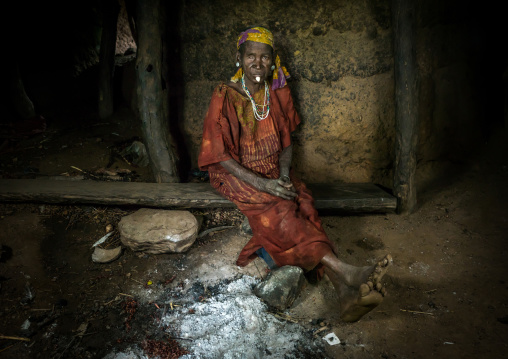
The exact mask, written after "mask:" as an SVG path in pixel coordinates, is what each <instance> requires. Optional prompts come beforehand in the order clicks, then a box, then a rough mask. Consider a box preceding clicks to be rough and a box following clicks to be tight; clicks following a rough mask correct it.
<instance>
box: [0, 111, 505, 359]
mask: <svg viewBox="0 0 508 359" xmlns="http://www.w3.org/2000/svg"><path fill="white" fill-rule="evenodd" d="M129 116H130V115H129V111H128V110H127V109H124V110H120V111H118V113H117V114H116V115H115V117H114V118H112V119H111V120H110V121H106V122H104V123H96V122H93V123H88V122H87V121H86V119H84V120H83V121H80V126H75V125H72V124H71V123H70V122H67V121H66V120H65V118H63V117H60V118H55V119H52V121H48V126H47V128H46V129H45V131H44V132H42V133H39V134H34V135H30V136H28V135H27V136H25V137H19V138H17V139H14V137H12V136H11V137H10V140H5V138H4V140H3V144H2V148H1V153H0V163H1V175H2V178H39V177H44V178H46V177H54V176H58V177H59V178H62V177H65V178H66V180H72V179H75V180H78V179H79V178H87V179H89V180H133V181H144V180H147V179H149V178H150V173H149V171H148V170H147V169H146V168H140V167H134V166H131V165H129V163H128V162H127V161H126V159H124V158H122V157H121V156H118V153H120V152H121V151H122V149H124V148H125V147H126V145H128V144H129V143H132V141H133V139H134V138H135V136H139V128H138V126H137V125H136V124H134V123H133V122H132V121H129V118H130V117H129ZM4 132H5V131H4ZM507 143H508V141H507V136H506V133H505V132H503V131H498V133H497V135H496V137H495V138H492V139H491V140H489V141H488V142H487V143H486V144H485V146H484V152H482V153H479V154H478V155H477V156H475V157H474V158H471V159H469V160H468V161H464V163H461V164H457V163H454V164H452V163H445V162H443V163H440V164H439V166H441V167H447V168H448V169H451V170H450V171H448V172H446V175H444V176H443V177H442V179H441V180H439V181H433V182H429V181H426V182H425V183H424V184H422V186H421V191H420V193H419V207H418V209H417V211H416V212H415V213H413V214H411V215H397V214H394V213H388V214H376V215H355V216H338V215H333V214H330V213H323V214H322V219H323V223H324V228H325V230H326V232H327V233H328V234H329V236H330V238H331V239H333V240H335V241H336V242H337V244H338V247H339V249H340V256H341V257H342V258H343V259H344V260H346V261H347V262H349V263H351V264H356V265H366V264H369V263H374V261H375V260H376V259H378V258H381V257H382V256H384V255H385V254H386V253H390V254H391V255H392V256H393V258H394V265H393V266H392V268H391V270H390V271H389V273H388V274H387V275H386V276H385V280H384V282H385V285H386V288H387V290H388V295H387V297H386V298H385V301H384V302H383V303H382V304H381V305H380V306H379V307H377V308H376V309H374V310H373V311H372V312H370V313H369V314H368V315H366V316H365V317H364V318H362V319H361V320H360V321H359V322H357V323H343V322H341V320H340V319H339V317H338V315H337V311H336V308H337V304H336V301H335V294H334V291H333V289H332V286H331V283H330V282H329V281H328V280H327V279H326V278H325V279H324V280H323V281H321V282H320V283H318V284H311V283H308V284H306V286H305V288H304V290H303V292H302V294H301V295H300V297H298V298H297V300H296V301H295V303H294V305H293V306H292V307H291V308H290V309H289V310H287V311H286V312H285V313H279V317H278V318H280V320H282V321H291V322H292V323H293V322H296V323H298V324H299V325H301V326H302V328H303V330H304V331H306V333H309V334H310V335H311V336H313V337H314V338H317V339H320V338H321V337H323V336H324V335H326V334H329V333H331V332H333V333H335V334H336V336H337V337H338V338H339V339H340V341H341V344H340V345H333V346H332V345H328V344H324V347H323V348H324V352H325V354H319V355H318V354H317V353H316V354H315V355H314V356H313V355H312V354H310V353H309V352H306V354H302V355H301V356H298V355H294V354H291V355H288V356H287V357H303V358H305V357H309V358H310V357H316V358H317V357H329V358H430V357H436V358H503V357H504V358H508V354H507V353H508V351H507V350H508V344H507V341H506V338H508V283H507V264H506V258H507V256H508V251H507V248H508V245H507V244H506V241H507V240H508V209H507V203H508V187H507V184H508V160H507V158H508V157H507V155H508V151H507ZM124 157H125V156H124ZM127 160H129V159H128V158H127ZM131 160H132V159H131ZM108 164H110V165H111V166H110V167H109V168H107V166H108ZM435 165H436V164H435ZM105 170H107V171H105ZM127 170H128V171H127ZM108 171H109V172H108ZM80 176H81V177H80ZM55 180H56V177H55ZM135 210H137V208H134V207H131V208H126V207H122V208H119V207H103V206H80V205H75V206H57V205H48V204H42V203H16V204H9V203H1V204H0V243H1V245H2V255H1V259H0V281H1V282H0V285H1V287H0V304H1V305H0V335H2V337H0V357H1V358H19V359H20V358H103V357H106V356H107V355H108V354H110V353H112V352H121V351H123V350H127V348H131V347H132V346H133V345H134V346H136V345H137V346H138V347H139V348H142V353H141V354H140V355H142V354H143V352H144V355H145V356H146V357H150V356H151V355H154V353H157V351H156V350H157V348H158V350H160V351H159V353H169V352H172V353H173V354H171V355H172V356H171V355H169V354H168V356H167V357H178V355H179V354H182V353H183V351H180V352H179V351H178V350H180V348H183V349H185V348H186V346H188V343H189V342H188V341H186V340H184V339H177V340H176V341H175V342H168V341H167V339H168V336H167V334H166V333H167V332H163V331H162V330H161V329H160V328H161V327H160V325H157V324H156V323H157V321H158V320H159V321H160V318H161V312H162V310H164V311H169V310H176V309H177V306H180V307H181V306H182V305H183V304H182V303H179V302H178V295H176V294H175V293H176V292H178V290H180V289H182V288H184V287H189V286H192V285H193V284H195V283H200V284H202V283H206V282H207V281H211V280H218V279H227V278H233V277H234V278H238V277H240V276H243V275H249V276H253V277H255V278H262V277H264V276H266V275H267V268H266V266H265V265H264V262H262V260H261V259H258V260H256V261H254V262H253V263H252V264H250V265H249V266H247V267H246V268H238V267H236V266H235V265H234V262H235V259H236V256H237V254H238V253H239V251H240V249H241V248H242V246H243V244H244V243H245V242H246V241H247V240H248V237H247V236H245V235H243V234H242V233H241V231H240V228H239V224H240V222H241V220H242V216H241V214H240V213H239V212H238V211H236V210H227V211H226V210H219V209H212V210H198V209H191V211H192V212H193V213H195V214H200V215H203V216H204V219H205V220H204V222H203V228H202V229H203V230H204V229H207V228H212V227H217V226H222V225H233V226H234V227H233V228H231V229H228V230H224V231H221V232H217V233H214V234H213V235H207V236H204V237H203V238H200V239H198V240H197V241H196V242H195V244H194V245H193V246H192V247H191V249H190V250H189V251H188V252H187V253H184V254H162V255H147V254H143V253H135V252H133V251H131V250H129V249H127V248H124V250H123V253H122V255H121V256H120V257H119V258H118V259H116V260H115V261H113V262H111V263H107V264H99V263H94V262H93V261H92V260H91V254H92V252H93V250H92V245H93V244H94V243H95V242H96V241H97V240H98V239H99V238H101V237H102V236H103V235H104V234H105V233H106V226H107V225H108V224H111V225H112V226H113V229H114V231H115V235H113V236H112V238H111V239H110V240H109V245H110V246H113V245H117V244H119V238H118V234H117V232H116V226H117V224H118V221H119V220H120V218H121V217H122V216H125V215H127V214H129V213H132V212H133V211H135ZM171 293H173V295H174V298H176V299H174V302H172V301H169V303H168V301H166V302H165V303H162V301H161V295H162V294H164V295H166V296H167V297H166V298H168V296H169V298H171V296H170V295H171ZM211 295H212V294H211V293H210V292H209V291H207V289H206V286H204V287H203V288H202V289H201V290H196V291H195V301H196V302H206V300H207V299H209V297H210V296H211ZM177 303H179V304H177ZM163 304H164V308H163ZM168 304H169V305H168ZM173 304H174V305H173ZM180 310H182V309H181V308H180ZM188 311H189V312H190V309H188ZM274 315H276V313H275V314H274ZM176 334H177V333H175V334H174V335H173V336H172V337H173V338H175V337H176V336H177V335H176ZM162 342H164V343H166V346H163V345H162V344H161V343H162ZM167 343H170V344H167ZM175 343H178V344H175ZM168 345H172V347H171V348H169V349H168ZM183 349H182V350H183ZM164 350H165V352H164ZM289 354H290V353H289ZM133 355H134V354H133ZM124 357H125V358H127V357H129V358H134V357H135V358H138V357H142V356H124ZM238 357H240V356H238Z"/></svg>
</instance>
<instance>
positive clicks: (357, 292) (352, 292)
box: [340, 283, 383, 322]
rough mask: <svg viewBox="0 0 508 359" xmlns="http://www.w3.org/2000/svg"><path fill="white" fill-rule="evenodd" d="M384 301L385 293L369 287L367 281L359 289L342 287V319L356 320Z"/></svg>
mask: <svg viewBox="0 0 508 359" xmlns="http://www.w3.org/2000/svg"><path fill="white" fill-rule="evenodd" d="M382 301H383V293H381V292H378V291H377V290H375V289H374V288H371V287H369V285H367V284H366V283H363V284H362V285H360V288H359V289H355V288H351V287H347V286H345V285H344V288H342V289H341V295H340V319H342V320H343V321H345V322H356V321H358V320H360V318H361V317H363V316H364V315H365V314H367V313H368V312H370V311H371V310H372V309H374V308H375V307H377V306H378V305H379V304H381V302H382Z"/></svg>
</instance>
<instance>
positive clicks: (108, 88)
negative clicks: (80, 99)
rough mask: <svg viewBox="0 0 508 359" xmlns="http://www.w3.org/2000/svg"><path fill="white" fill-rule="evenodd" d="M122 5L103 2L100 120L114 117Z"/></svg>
mask: <svg viewBox="0 0 508 359" xmlns="http://www.w3.org/2000/svg"><path fill="white" fill-rule="evenodd" d="M119 12H120V5H119V4H118V2H117V0H105V1H103V9H102V35H101V49H100V53H99V104H98V105H99V106H98V107H99V108H98V112H99V118H101V119H105V118H108V117H110V116H111V115H113V112H114V103H113V74H114V70H115V51H116V27H117V22H118V13H119Z"/></svg>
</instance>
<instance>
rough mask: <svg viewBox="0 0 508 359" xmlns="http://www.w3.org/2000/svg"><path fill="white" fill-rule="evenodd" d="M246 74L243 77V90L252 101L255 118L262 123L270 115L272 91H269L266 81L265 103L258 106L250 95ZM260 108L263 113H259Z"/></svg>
mask: <svg viewBox="0 0 508 359" xmlns="http://www.w3.org/2000/svg"><path fill="white" fill-rule="evenodd" d="M244 77H245V74H244V75H243V76H242V81H241V82H242V88H243V90H244V91H245V93H246V94H247V96H248V97H249V99H250V103H251V104H252V111H253V112H254V117H255V118H256V120H258V121H262V120H264V119H265V118H267V117H268V114H269V113H270V91H269V89H268V84H267V83H266V81H265V99H264V101H263V104H262V105H258V104H256V101H254V98H253V97H252V95H251V94H250V92H249V90H248V89H247V86H245V78H244ZM258 108H260V109H261V111H258Z"/></svg>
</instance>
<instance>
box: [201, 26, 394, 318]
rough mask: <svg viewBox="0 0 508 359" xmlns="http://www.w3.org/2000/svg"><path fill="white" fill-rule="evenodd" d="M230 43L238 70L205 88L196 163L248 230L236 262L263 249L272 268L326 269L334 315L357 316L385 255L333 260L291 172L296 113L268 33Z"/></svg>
mask: <svg viewBox="0 0 508 359" xmlns="http://www.w3.org/2000/svg"><path fill="white" fill-rule="evenodd" d="M236 46H237V53H236V66H237V68H238V71H237V73H236V74H235V75H234V76H233V78H232V79H231V81H229V82H227V83H221V84H220V85H218V86H217V87H216V88H215V90H214V92H213V94H212V99H211V102H210V106H209V109H208V112H207V114H206V117H205V121H204V131H203V139H202V142H201V150H200V154H199V159H198V162H199V167H200V169H201V170H203V171H208V172H209V176H210V183H211V185H212V186H213V187H214V188H215V189H216V190H217V191H218V192H219V193H220V194H222V195H223V196H224V197H226V198H227V199H229V200H230V201H232V202H233V203H235V204H236V206H237V207H238V208H239V209H240V211H241V212H242V213H243V214H245V216H246V217H247V218H248V221H249V224H250V227H251V228H252V233H253V235H252V238H251V239H250V240H249V242H248V243H247V244H246V245H245V247H244V248H243V250H242V251H241V253H240V255H239V257H238V259H237V264H238V265H239V266H245V265H247V264H248V263H250V262H251V261H252V260H253V259H254V258H256V256H257V255H258V253H259V250H261V249H263V251H266V252H267V253H268V254H269V256H270V257H271V258H272V259H273V261H274V262H275V264H276V265H277V266H279V267H281V266H284V265H292V266H298V267H301V268H302V269H303V270H304V271H306V272H309V271H315V272H316V273H317V275H318V278H321V277H322V276H323V274H326V275H327V276H328V277H329V279H330V280H331V282H332V283H333V285H334V287H335V289H336V291H337V293H338V297H339V302H340V313H341V318H342V319H343V320H344V321H356V320H358V319H360V318H361V317H362V316H363V315H365V314H366V313H368V312H369V311H370V310H372V309H373V308H374V307H376V306H377V305H378V304H379V303H381V301H382V300H383V296H384V295H385V290H384V288H383V286H382V284H381V279H382V277H383V275H384V273H385V272H386V270H387V268H388V266H389V265H390V264H391V262H392V259H391V257H390V255H387V256H386V257H385V258H383V259H382V260H381V261H379V262H378V263H377V264H376V265H374V266H365V267H356V266H353V265H350V264H347V263H345V262H343V261H341V260H340V259H339V258H337V256H336V254H335V253H336V251H334V245H333V244H332V242H331V241H330V240H329V239H328V237H327V235H326V233H325V231H324V230H323V227H322V225H321V220H320V218H319V216H318V213H317V211H316V209H315V207H314V201H313V198H312V195H311V192H310V191H309V190H308V189H307V188H306V186H305V184H304V183H303V182H302V181H300V180H299V179H298V178H297V177H296V176H295V175H294V173H293V172H292V171H291V158H292V149H293V146H292V144H291V133H292V132H293V131H294V130H295V129H296V128H297V126H298V124H299V123H300V118H299V116H298V114H297V112H296V111H295V108H294V106H293V99H292V97H291V93H290V90H289V87H288V86H287V83H286V79H287V78H288V77H289V74H288V72H287V70H286V69H285V68H284V67H282V66H281V63H280V59H279V56H276V55H275V54H274V45H273V35H272V33H271V32H270V31H269V30H267V29H266V28H263V27H252V28H249V29H247V30H246V31H244V32H242V33H241V34H240V36H239V37H238V41H237V44H236Z"/></svg>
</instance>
